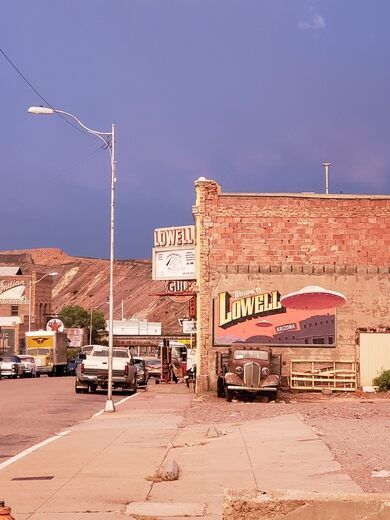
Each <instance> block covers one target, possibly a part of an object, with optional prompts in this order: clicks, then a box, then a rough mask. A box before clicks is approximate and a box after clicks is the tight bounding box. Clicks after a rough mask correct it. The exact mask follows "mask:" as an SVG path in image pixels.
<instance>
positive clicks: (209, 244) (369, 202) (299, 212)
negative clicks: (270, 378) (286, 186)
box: [193, 178, 390, 392]
mask: <svg viewBox="0 0 390 520" xmlns="http://www.w3.org/2000/svg"><path fill="white" fill-rule="evenodd" d="M195 187H196V204H195V206H194V207H193V214H194V219H195V224H196V242H197V257H196V262H197V316H198V328H197V346H198V351H197V355H198V362H197V364H198V381H197V385H198V391H199V392H203V391H207V390H210V389H211V390H213V389H215V384H216V373H215V359H216V352H217V351H218V350H221V349H222V350H223V349H224V348H226V347H227V346H228V345H229V344H232V343H236V342H245V343H256V344H262V345H268V346H270V347H271V348H272V350H273V351H275V352H276V353H281V354H282V367H283V368H282V375H283V376H284V377H285V380H286V381H291V367H292V366H293V365H292V363H293V362H294V361H297V360H308V361H316V362H317V361H321V362H325V366H326V364H328V365H332V364H333V366H335V365H334V363H335V362H338V361H343V362H348V363H349V362H350V363H351V366H353V367H355V368H354V369H355V370H356V378H357V384H360V386H361V385H362V384H363V383H364V381H367V379H368V380H370V377H371V376H370V373H372V374H375V373H379V372H380V371H381V370H382V369H386V368H390V339H389V338H390V334H389V333H390V315H389V308H390V269H389V268H390V196H387V195H344V194H340V195H335V194H329V195H325V194H312V193H302V194H296V193H292V194H285V193H283V194H252V193H249V194H248V193H223V192H222V191H221V187H220V186H219V185H218V184H217V183H216V182H215V181H213V180H207V179H204V178H200V179H198V181H196V182H195ZM308 287H313V288H312V289H308ZM295 293H299V295H298V296H299V297H301V296H302V293H304V294H306V296H307V294H308V293H309V294H312V295H313V294H314V293H315V296H314V297H313V298H314V299H313V298H312V299H311V301H310V302H309V304H307V303H304V304H303V305H301V306H300V307H301V308H296V306H295V308H291V307H290V306H287V304H286V305H284V304H283V301H291V298H294V295H295ZM289 295H290V296H291V295H292V296H291V298H290V300H289V299H288V298H287V296H289ZM302 301H303V300H302ZM298 307H299V306H298ZM370 334H371V336H370ZM367 335H368V336H369V340H370V341H371V343H370V345H371V344H372V346H369V347H368V351H367V347H364V348H363V347H362V343H364V342H366V336H367ZM372 339H374V340H375V341H374V342H372ZM363 340H364V341H363ZM378 345H379V346H378ZM363 350H364V353H363ZM367 352H368V355H367ZM363 354H364V355H363ZM363 357H364V359H365V361H364V363H363V365H364V366H362V363H361V358H362V359H363ZM375 359H376V360H377V361H375ZM373 360H374V361H373ZM372 363H373V366H370V367H368V366H367V365H368V364H370V365H371V364H372ZM370 371H371V372H370ZM363 380H364V381H363ZM371 381H372V377H371ZM366 384H367V383H366Z"/></svg>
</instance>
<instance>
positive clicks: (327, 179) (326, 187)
mask: <svg viewBox="0 0 390 520" xmlns="http://www.w3.org/2000/svg"><path fill="white" fill-rule="evenodd" d="M331 164H332V163H330V162H324V163H322V165H323V166H325V193H326V194H327V195H328V193H329V166H330V165H331Z"/></svg>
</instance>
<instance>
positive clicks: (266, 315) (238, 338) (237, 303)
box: [214, 286, 346, 347]
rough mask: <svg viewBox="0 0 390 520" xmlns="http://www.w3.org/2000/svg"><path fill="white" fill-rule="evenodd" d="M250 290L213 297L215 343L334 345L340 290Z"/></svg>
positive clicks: (310, 288) (342, 302)
mask: <svg viewBox="0 0 390 520" xmlns="http://www.w3.org/2000/svg"><path fill="white" fill-rule="evenodd" d="M247 293H249V294H247ZM250 293H251V291H245V292H243V293H242V294H245V296H242V297H240V296H238V297H237V295H236V294H235V295H234V296H235V297H232V296H231V294H230V293H229V292H227V291H225V292H223V293H220V294H219V295H218V298H216V299H215V300H214V345H215V346H220V345H221V346H222V345H231V344H232V343H261V344H270V345H301V346H308V345H310V346H322V347H324V346H327V347H334V346H335V341H336V307H337V306H339V305H342V304H344V303H345V302H346V298H345V296H343V295H342V294H341V293H336V292H335V291H330V290H327V289H323V288H322V287H316V286H309V287H304V288H303V289H301V290H300V291H296V292H294V293H290V294H287V295H284V296H281V295H280V293H279V292H278V291H276V290H275V291H270V292H263V293H254V294H250Z"/></svg>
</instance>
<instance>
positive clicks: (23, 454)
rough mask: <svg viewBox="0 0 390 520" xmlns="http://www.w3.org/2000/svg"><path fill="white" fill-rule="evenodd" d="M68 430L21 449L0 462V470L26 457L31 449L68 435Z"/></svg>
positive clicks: (36, 448) (37, 448) (34, 449)
mask: <svg viewBox="0 0 390 520" xmlns="http://www.w3.org/2000/svg"><path fill="white" fill-rule="evenodd" d="M69 432H70V430H65V431H63V432H60V433H56V434H55V435H53V437H49V438H48V439H46V440H44V441H42V442H39V443H38V444H35V445H34V446H31V448H27V449H26V450H24V451H21V452H20V453H18V454H17V455H15V456H14V457H11V458H10V459H8V460H6V461H5V462H2V463H1V464H0V471H1V470H2V469H4V468H6V467H7V466H9V465H10V464H13V463H14V462H16V461H17V460H19V459H22V458H23V457H26V455H29V454H30V453H32V452H33V451H36V450H39V448H42V447H43V446H46V444H50V443H51V442H53V441H56V440H57V439H60V438H61V437H65V435H68V433H69Z"/></svg>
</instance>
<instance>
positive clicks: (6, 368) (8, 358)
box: [0, 354, 24, 379]
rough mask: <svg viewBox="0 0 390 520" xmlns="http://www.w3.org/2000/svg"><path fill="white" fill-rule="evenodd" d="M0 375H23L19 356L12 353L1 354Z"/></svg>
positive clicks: (15, 376)
mask: <svg viewBox="0 0 390 520" xmlns="http://www.w3.org/2000/svg"><path fill="white" fill-rule="evenodd" d="M0 369H1V377H12V378H13V379H16V378H17V377H23V376H24V366H23V364H22V360H21V359H20V357H19V356H15V355H13V354H3V355H2V357H0Z"/></svg>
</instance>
